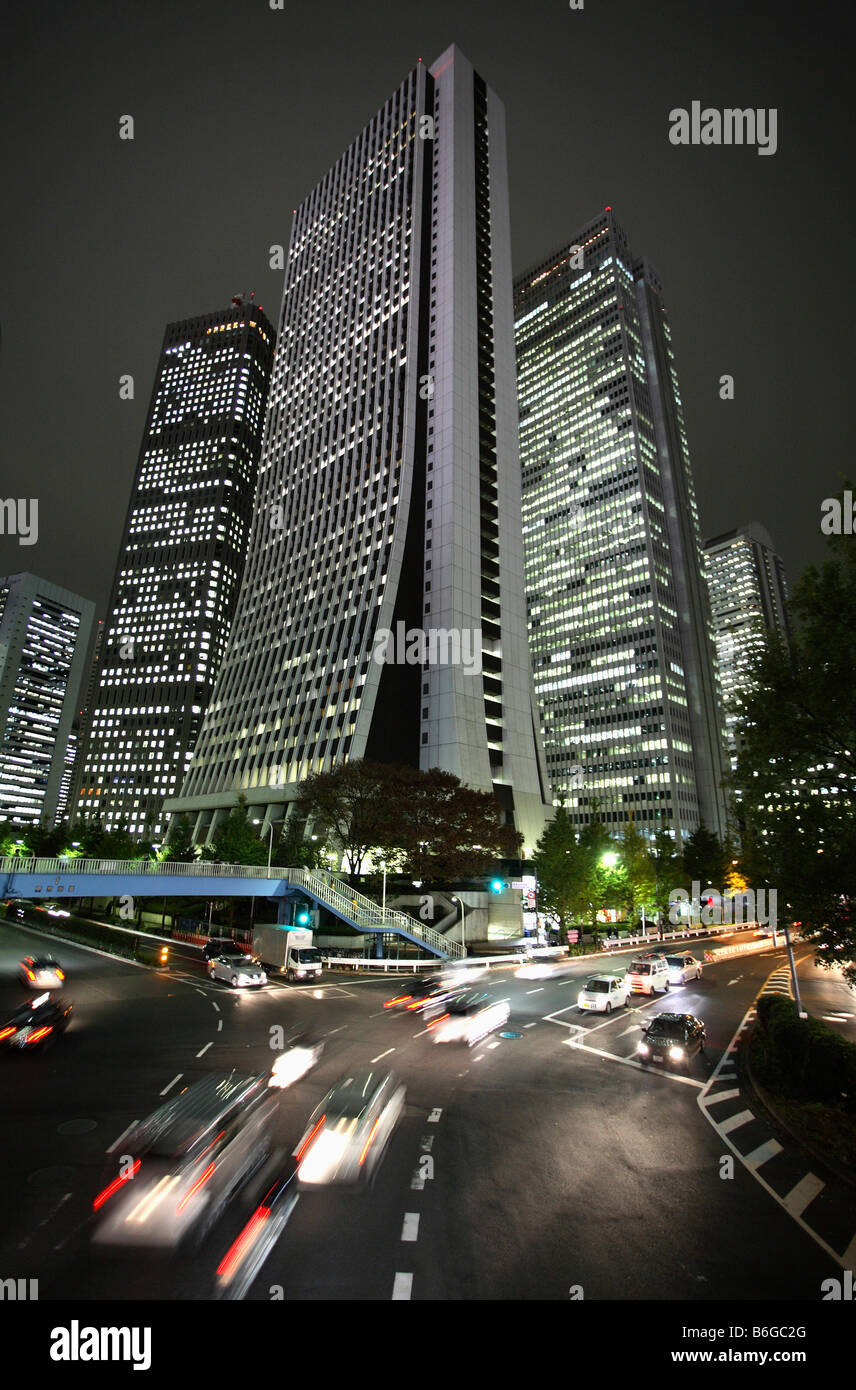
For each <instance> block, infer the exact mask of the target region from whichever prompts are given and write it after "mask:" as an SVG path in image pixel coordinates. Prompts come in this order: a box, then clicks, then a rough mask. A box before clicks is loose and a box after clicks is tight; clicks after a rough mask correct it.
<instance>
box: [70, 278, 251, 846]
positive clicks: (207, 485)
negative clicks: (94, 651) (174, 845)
mask: <svg viewBox="0 0 856 1390" xmlns="http://www.w3.org/2000/svg"><path fill="white" fill-rule="evenodd" d="M242 301H243V297H242V296H237V297H236V300H234V301H233V303H232V305H231V307H230V308H228V309H226V310H223V311H221V312H217V313H211V314H204V315H201V316H200V317H198V318H192V319H184V320H181V321H180V322H177V323H170V324H168V325H167V329H166V333H165V335H164V341H163V347H162V349H161V354H160V360H159V363H158V369H157V373H156V376H155V383H154V389H153V391H152V398H151V404H150V407H149V414H148V418H147V420H146V426H145V431H144V434H143V442H142V447H141V450H140V456H139V461H138V464H137V473H136V478H135V480H134V487H133V492H132V494H131V501H130V505H129V508H128V515H127V519H126V522H125V529H124V532H123V535H122V542H121V547H120V551H119V561H118V565H117V571H116V577H115V580H114V584H113V592H112V595H111V598H110V604H109V609H108V614H107V620H106V630H105V635H104V641H103V644H102V651H101V661H100V670H99V676H98V685H97V690H96V693H95V697H94V700H93V704H92V708H91V711H90V713H89V717H88V738H87V747H86V751H85V754H84V772H83V777H82V783H81V788H80V793H79V796H78V811H79V813H80V814H83V815H86V816H92V815H96V814H100V816H101V818H102V821H103V823H104V825H105V827H107V828H113V827H115V826H116V825H117V824H118V823H119V822H120V821H122V820H124V821H127V823H128V825H129V827H130V829H131V831H132V832H135V833H140V832H142V831H143V830H144V829H145V828H146V827H147V826H148V827H150V830H151V833H152V834H153V835H159V834H161V833H162V832H163V830H164V828H165V822H164V820H163V817H162V806H163V800H164V797H165V796H166V795H168V794H169V793H170V792H172V793H174V792H175V791H176V790H177V789H178V788H179V787H180V786H181V784H182V781H183V779H184V773H185V769H186V767H187V763H188V761H189V759H190V757H191V754H192V752H193V748H194V746H195V744H196V739H197V737H198V733H199V728H200V726H201V723H202V718H203V716H204V714H205V710H206V708H207V705H208V701H209V699H210V696H211V691H212V689H213V685H214V680H215V677H216V675H217V671H218V668H219V665H220V662H221V660H222V656H223V652H224V650H225V646H226V641H227V638H228V635H229V628H230V626H231V622H232V618H233V615H234V611H235V601H236V598H237V593H238V586H239V584H240V580H241V575H242V572H243V568H244V559H245V556H246V548H247V538H248V535H249V529H250V520H251V514H252V509H253V496H254V492H255V487H256V482H257V476H258V462H259V450H260V447H261V434H262V423H263V420H264V411H265V406H266V403H267V393H268V387H269V384H270V371H271V364H272V361H273V348H274V330H273V327H272V326H271V324H270V322H269V321H268V319H267V318H266V316H265V314H264V313H263V312H262V309H261V307H260V306H259V305H256V304H254V303H251V302H250V303H244V302H242Z"/></svg>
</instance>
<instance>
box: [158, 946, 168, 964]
mask: <svg viewBox="0 0 856 1390" xmlns="http://www.w3.org/2000/svg"><path fill="white" fill-rule="evenodd" d="M168 962H169V947H168V946H161V948H160V963H161V965H166V964H167V963H168Z"/></svg>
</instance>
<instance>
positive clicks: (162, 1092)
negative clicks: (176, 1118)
mask: <svg viewBox="0 0 856 1390" xmlns="http://www.w3.org/2000/svg"><path fill="white" fill-rule="evenodd" d="M183 1076H184V1072H183V1071H180V1072H179V1073H178V1076H174V1077H173V1078H172V1081H170V1083H169V1085H168V1086H164V1088H163V1090H162V1091H161V1095H162V1096H165V1095H166V1093H167V1091H171V1090H172V1088H173V1086H174V1085H175V1083H176V1081H180V1080H181V1078H182V1077H183Z"/></svg>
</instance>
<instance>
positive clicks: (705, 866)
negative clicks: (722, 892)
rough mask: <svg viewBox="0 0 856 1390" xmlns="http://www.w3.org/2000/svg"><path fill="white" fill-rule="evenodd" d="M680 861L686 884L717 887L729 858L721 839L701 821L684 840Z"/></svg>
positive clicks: (721, 881)
mask: <svg viewBox="0 0 856 1390" xmlns="http://www.w3.org/2000/svg"><path fill="white" fill-rule="evenodd" d="M682 861H683V875H684V879H685V880H686V883H687V884H691V883H698V884H699V885H700V887H702V888H708V887H712V888H719V887H720V885H721V884H722V883H723V881H724V879H725V874H726V870H727V867H728V862H729V859H728V854H727V852H726V850H725V847H724V845H723V844H722V841H721V840H720V839H719V838H718V837H717V836H716V835H714V833H713V831H712V830H708V828H707V826H706V825H705V823H704V821H702V822H701V823H700V824H699V825H697V826H696V828H695V830H694V831H693V833H692V834H691V835H690V837H689V839H688V840H687V841H686V842H685V844H684V851H683V855H682Z"/></svg>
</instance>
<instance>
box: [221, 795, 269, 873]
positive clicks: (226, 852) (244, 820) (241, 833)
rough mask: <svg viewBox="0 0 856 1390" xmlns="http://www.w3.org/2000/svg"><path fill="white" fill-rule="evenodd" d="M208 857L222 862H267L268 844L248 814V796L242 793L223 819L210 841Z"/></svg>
mask: <svg viewBox="0 0 856 1390" xmlns="http://www.w3.org/2000/svg"><path fill="white" fill-rule="evenodd" d="M207 848H208V849H209V851H210V853H209V854H208V855H206V858H213V859H214V860H216V861H217V862H218V863H220V864H267V856H268V851H267V845H265V844H264V843H263V842H262V841H261V840H260V839H259V837H258V835H257V834H256V832H255V829H254V827H253V825H252V823H251V821H250V818H249V816H248V815H247V798H246V797H245V796H244V795H243V794H241V796H239V797H238V804H237V806H234V807H233V808H232V810H231V811H230V812H229V814H228V816H227V817H226V819H225V820H224V821H221V822H220V824H219V825H218V826H217V829H216V830H215V831H214V834H213V836H212V838H211V840H210V841H209V842H208V847H207Z"/></svg>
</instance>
